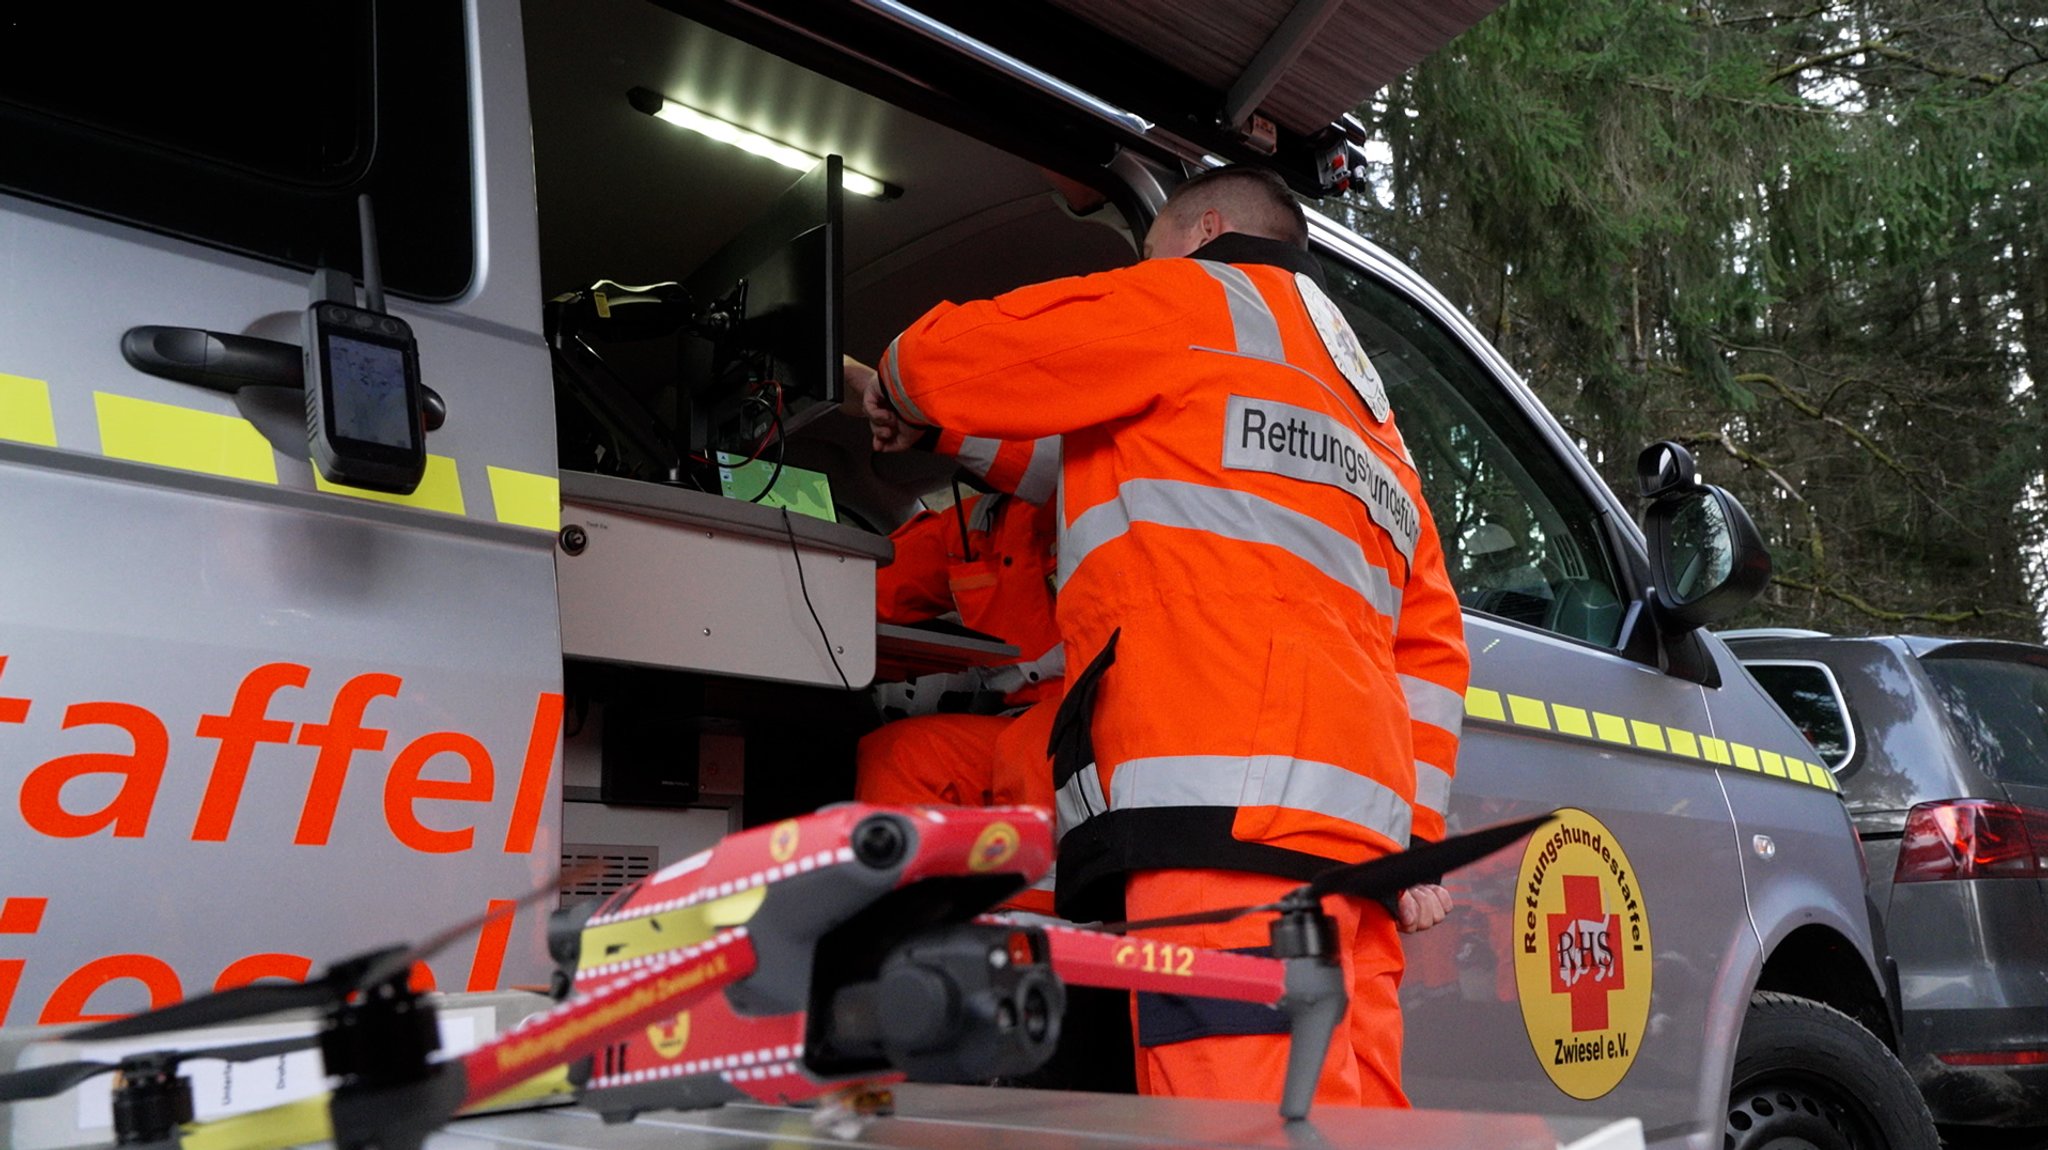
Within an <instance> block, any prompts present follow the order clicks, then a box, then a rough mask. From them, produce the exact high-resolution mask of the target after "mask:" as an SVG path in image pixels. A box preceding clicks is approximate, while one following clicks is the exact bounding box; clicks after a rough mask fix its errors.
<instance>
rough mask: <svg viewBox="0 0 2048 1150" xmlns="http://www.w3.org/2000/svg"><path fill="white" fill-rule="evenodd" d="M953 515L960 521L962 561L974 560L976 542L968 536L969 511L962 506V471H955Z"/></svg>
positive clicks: (969, 561) (970, 561)
mask: <svg viewBox="0 0 2048 1150" xmlns="http://www.w3.org/2000/svg"><path fill="white" fill-rule="evenodd" d="M953 517H954V518H955V519H958V520H959V521H960V552H961V560H962V562H966V563H972V562H974V543H973V541H972V540H970V539H968V537H967V512H966V510H965V509H963V508H962V507H961V506H960V473H959V472H957V471H955V472H954V473H953Z"/></svg>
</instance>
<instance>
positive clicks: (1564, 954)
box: [1548, 874, 1623, 1032]
mask: <svg viewBox="0 0 2048 1150" xmlns="http://www.w3.org/2000/svg"><path fill="white" fill-rule="evenodd" d="M1563 877H1564V913H1563V914H1553V915H1549V916H1548V918H1549V920H1550V937H1551V940H1552V944H1553V948H1554V949H1553V953H1554V954H1555V956H1556V958H1557V965H1556V966H1554V967H1552V968H1551V971H1550V989H1551V991H1552V992H1553V993H1556V994H1569V995H1571V998H1572V1030H1573V1031H1574V1032H1577V1031H1582V1030H1603V1029H1605V1028H1606V1026H1607V996H1608V994H1610V993H1611V992H1613V991H1617V990H1620V989H1621V988H1622V985H1623V977H1622V969H1621V951H1620V950H1619V949H1618V948H1616V947H1615V945H1614V943H1615V941H1616V939H1617V938H1619V936H1620V934H1621V916H1620V915H1618V914H1603V913H1602V912H1601V906H1600V880H1599V879H1598V878H1595V877H1594V876H1592V875H1577V874H1572V875H1565V876H1563Z"/></svg>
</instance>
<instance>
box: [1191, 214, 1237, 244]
mask: <svg viewBox="0 0 2048 1150" xmlns="http://www.w3.org/2000/svg"><path fill="white" fill-rule="evenodd" d="M1197 223H1198V224H1199V226H1200V227H1201V229H1202V242H1203V243H1208V242H1209V241H1210V240H1213V239H1215V238H1216V237H1217V236H1220V235H1222V234H1223V233H1224V232H1226V231H1229V230H1230V228H1229V226H1228V225H1226V224H1225V223H1224V222H1223V213H1222V212H1219V211H1217V210H1216V209H1215V208H1204V209H1203V210H1202V217H1201V219H1200V220H1199V221H1197Z"/></svg>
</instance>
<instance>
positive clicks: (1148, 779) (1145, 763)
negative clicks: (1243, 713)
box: [1057, 755, 1414, 845]
mask: <svg viewBox="0 0 2048 1150" xmlns="http://www.w3.org/2000/svg"><path fill="white" fill-rule="evenodd" d="M1109 791H1110V793H1109V809H1111V810H1119V811H1130V810H1143V809H1148V808H1159V807H1266V806H1276V807H1285V808H1287V809H1289V810H1296V811H1307V812H1310V813H1312V814H1318V815H1323V816H1326V817H1329V818H1334V819H1342V820H1343V821H1345V822H1348V823H1352V824H1355V825H1357V826H1361V827H1364V828H1365V829H1367V830H1370V831H1377V832H1379V833H1380V834H1383V835H1385V836H1386V837H1387V838H1389V839H1392V840H1393V841H1394V842H1396V843H1400V844H1403V845H1406V843H1407V842H1408V833H1409V828H1410V825H1411V824H1412V823H1413V821H1414V814H1413V812H1412V811H1411V810H1410V808H1409V805H1408V803H1407V802H1405V801H1404V800H1403V799H1402V798H1401V796H1400V795H1398V794H1395V793H1394V791H1393V790H1391V789H1390V788H1388V787H1387V786H1386V785H1384V784H1382V783H1380V782H1377V781H1375V780H1373V779H1368V778H1366V777H1365V776H1364V775H1361V774H1358V773H1357V772H1355V771H1349V770H1346V769H1344V768H1343V767H1340V766H1337V765H1336V764H1334V763H1320V762H1317V761H1315V760H1314V759H1297V758H1292V757H1290V756H1287V755H1249V756H1246V755H1166V756H1161V757H1158V758H1150V759H1131V760H1129V761H1127V762H1124V763H1121V764H1119V765H1118V766H1117V768H1116V773H1115V774H1114V775H1112V776H1111V777H1110V781H1109ZM1101 794H1102V782H1101V779H1100V777H1099V775H1098V772H1097V770H1096V767H1095V765H1094V764H1092V763H1091V764H1089V765H1088V766H1087V767H1084V768H1082V769H1081V770H1080V771H1079V772H1077V773H1076V774H1075V775H1074V777H1073V778H1071V779H1068V780H1067V785H1066V786H1064V787H1061V788H1060V792H1059V795H1058V796H1057V801H1058V804H1059V814H1060V824H1059V825H1060V833H1062V834H1065V833H1066V832H1067V831H1069V830H1072V829H1073V828H1074V827H1075V826H1078V825H1080V823H1081V822H1082V821H1085V820H1086V819H1087V817H1088V816H1089V815H1092V814H1099V813H1100V812H1101V810H1102V808H1101V807H1100V806H1097V807H1095V808H1094V809H1092V810H1091V809H1089V808H1088V806H1087V804H1088V803H1089V802H1090V801H1094V800H1096V799H1097V797H1098V796H1100V795H1101ZM1070 800H1071V801H1070ZM1075 815H1079V817H1078V818H1075V817H1074V816H1075ZM1069 819H1072V820H1073V821H1071V822H1069Z"/></svg>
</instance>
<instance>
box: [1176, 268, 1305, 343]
mask: <svg viewBox="0 0 2048 1150" xmlns="http://www.w3.org/2000/svg"><path fill="white" fill-rule="evenodd" d="M1195 265H1196V266H1197V267H1199V268H1201V269H1202V270H1203V271H1205V272H1208V273H1209V274H1210V275H1212V276H1215V277H1216V279H1217V282H1219V283H1221V284H1222V285H1223V295H1224V298H1225V299H1227V300H1228V301H1229V302H1230V326H1231V327H1232V328H1233V329H1234V332H1233V334H1234V335H1235V336H1236V343H1237V346H1236V348H1235V350H1237V351H1241V352H1243V353H1244V354H1246V355H1255V356H1258V357H1259V358H1260V359H1277V360H1280V361H1282V362H1285V361H1286V359H1287V352H1286V350H1285V349H1283V348H1282V347H1281V346H1280V321H1279V320H1277V319H1275V318H1273V309H1272V308H1269V307H1267V306H1266V297H1264V296H1262V295H1260V294H1259V289H1258V288H1257V287H1255V286H1253V284H1252V277H1250V276H1248V275H1246V274H1245V273H1244V270H1243V269H1242V268H1234V267H1231V266H1230V265H1229V264H1222V263H1217V262H1215V261H1214V260H1196V261H1195Z"/></svg>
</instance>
